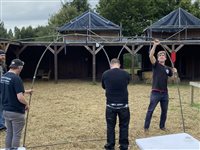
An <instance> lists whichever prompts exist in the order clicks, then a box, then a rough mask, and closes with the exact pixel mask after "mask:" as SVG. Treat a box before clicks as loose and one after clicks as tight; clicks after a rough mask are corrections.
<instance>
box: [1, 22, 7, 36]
mask: <svg viewBox="0 0 200 150" xmlns="http://www.w3.org/2000/svg"><path fill="white" fill-rule="evenodd" d="M0 36H1V38H8V35H7V30H6V29H5V27H4V23H3V22H0Z"/></svg>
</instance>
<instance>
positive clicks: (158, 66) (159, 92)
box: [144, 40, 177, 131]
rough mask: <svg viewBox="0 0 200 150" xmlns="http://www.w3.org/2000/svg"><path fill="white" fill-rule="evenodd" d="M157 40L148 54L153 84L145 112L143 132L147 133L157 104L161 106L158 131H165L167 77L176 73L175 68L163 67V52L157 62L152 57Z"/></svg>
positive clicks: (164, 59)
mask: <svg viewBox="0 0 200 150" xmlns="http://www.w3.org/2000/svg"><path fill="white" fill-rule="evenodd" d="M159 44H160V42H159V41H158V40H155V41H154V44H153V47H152V49H151V51H150V53H149V58H150V61H151V63H152V67H153V83H152V91H151V96H150V104H149V107H148V110H147V114H146V118H145V123H144V130H145V131H148V129H149V126H150V123H151V118H152V114H153V112H154V109H155V108H156V106H157V104H158V103H159V102H160V106H161V116H160V125H159V127H160V129H161V130H165V122H166V119H167V110H168V99H169V98H168V89H167V80H168V76H172V75H173V72H177V70H176V68H169V67H167V66H165V61H166V59H167V57H166V52H165V51H159V52H158V54H157V57H158V58H157V60H156V58H155V57H154V53H155V49H156V46H157V45H159Z"/></svg>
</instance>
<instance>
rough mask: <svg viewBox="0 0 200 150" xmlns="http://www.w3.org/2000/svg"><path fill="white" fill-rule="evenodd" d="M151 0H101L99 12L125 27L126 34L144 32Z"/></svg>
mask: <svg viewBox="0 0 200 150" xmlns="http://www.w3.org/2000/svg"><path fill="white" fill-rule="evenodd" d="M148 4H149V0H142V1H141V0H100V1H99V5H98V6H97V12H99V13H100V15H102V16H104V17H105V18H107V19H109V20H111V21H113V22H114V23H116V24H118V25H120V23H121V24H122V27H123V29H124V30H123V34H124V35H126V36H130V35H136V34H140V33H142V31H143V29H144V28H145V27H146V26H147V25H148V24H149V22H148V16H149V13H148V11H149V10H148V7H147V6H148Z"/></svg>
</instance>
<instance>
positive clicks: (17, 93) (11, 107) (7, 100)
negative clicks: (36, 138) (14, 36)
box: [1, 59, 32, 149]
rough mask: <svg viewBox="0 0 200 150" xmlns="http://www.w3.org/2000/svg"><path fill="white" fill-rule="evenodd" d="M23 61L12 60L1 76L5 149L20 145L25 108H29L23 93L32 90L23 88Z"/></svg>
mask: <svg viewBox="0 0 200 150" xmlns="http://www.w3.org/2000/svg"><path fill="white" fill-rule="evenodd" d="M23 65H24V62H23V61H21V60H19V59H14V60H12V62H11V64H10V66H9V67H10V69H9V71H8V72H7V73H5V74H4V75H3V76H2V77H1V94H2V104H3V116H4V118H5V124H6V128H7V130H6V140H5V147H6V148H7V149H10V148H16V147H19V146H20V138H21V133H22V130H23V127H24V124H25V110H28V109H29V106H28V103H27V102H26V100H25V97H24V93H29V94H31V93H32V90H31V89H30V90H24V86H23V83H22V80H21V78H20V77H19V74H20V72H21V71H22V69H23Z"/></svg>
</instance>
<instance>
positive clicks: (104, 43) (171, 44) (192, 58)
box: [0, 11, 200, 82]
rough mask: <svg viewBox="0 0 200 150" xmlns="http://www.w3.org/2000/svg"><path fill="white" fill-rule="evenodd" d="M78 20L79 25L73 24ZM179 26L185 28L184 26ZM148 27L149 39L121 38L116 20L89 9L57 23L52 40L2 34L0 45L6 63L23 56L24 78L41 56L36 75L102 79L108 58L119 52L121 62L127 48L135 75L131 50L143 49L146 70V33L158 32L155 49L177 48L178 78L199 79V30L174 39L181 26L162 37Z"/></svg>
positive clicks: (32, 73)
mask: <svg viewBox="0 0 200 150" xmlns="http://www.w3.org/2000/svg"><path fill="white" fill-rule="evenodd" d="M190 18H191V16H190ZM93 19H94V20H93ZM98 19H99V20H98ZM196 19H197V20H196ZM83 20H84V21H83ZM97 20H98V21H97ZM161 20H162V19H161ZM175 20H176V19H175ZM195 20H196V21H197V24H195V29H196V30H199V29H200V24H198V21H199V19H198V18H195ZM76 21H78V22H76ZM79 21H80V22H79ZM96 22H98V23H96ZM179 22H180V21H179ZM188 22H189V21H188ZM188 22H187V26H188ZM95 23H96V24H95ZM77 24H78V25H77ZM93 24H94V25H93ZM77 26H78V28H75V27H77ZM81 26H82V27H81ZM65 27H68V28H65ZM72 27H73V28H72ZM103 27H104V28H103ZM198 27H199V28H198ZM161 28H162V27H161ZM182 28H184V29H186V27H182ZM67 29H68V30H67ZM149 30H151V32H152V34H151V35H152V37H149V38H147V39H126V38H121V28H120V26H118V25H115V24H114V23H111V22H110V21H108V20H107V19H105V18H103V17H100V16H98V15H97V14H96V13H93V12H91V11H88V12H86V13H84V14H83V15H81V16H79V17H77V18H76V19H74V20H72V21H71V22H70V23H68V24H66V25H63V26H62V27H60V28H58V31H59V32H60V33H61V34H60V36H58V39H57V40H55V41H52V42H19V41H5V40H0V45H1V46H2V47H3V49H5V51H6V54H7V64H10V62H11V60H12V59H14V58H16V57H17V58H20V59H22V60H23V61H25V66H24V71H23V72H22V74H21V76H22V78H33V76H34V73H35V70H36V66H37V65H38V62H39V60H40V59H41V63H40V64H39V67H38V70H37V72H36V73H37V75H36V77H38V78H40V77H39V76H40V75H39V74H40V72H41V71H45V72H46V71H48V72H49V71H50V77H51V78H54V80H55V81H56V82H57V81H58V79H69V78H79V79H91V80H92V81H94V82H95V81H96V80H98V79H101V75H102V73H103V72H104V71H105V70H107V69H109V61H110V60H111V59H112V58H119V59H120V61H121V63H122V67H123V55H124V54H125V53H130V54H131V56H132V70H131V74H132V79H135V73H134V56H135V54H141V56H142V64H141V72H143V71H150V70H151V63H150V61H149V57H148V54H149V53H148V52H149V50H150V47H151V46H152V42H151V41H150V40H148V39H151V38H159V39H160V41H161V45H160V47H158V48H157V50H158V49H161V48H162V49H163V48H165V49H166V50H167V51H168V52H169V54H170V53H172V52H174V51H175V52H176V62H175V67H176V68H177V69H178V72H179V75H180V77H181V79H188V80H200V59H199V58H198V57H199V56H200V34H198V33H197V32H195V33H197V35H195V39H194V38H193V39H192V38H191V37H192V36H191V37H188V38H184V39H182V38H179V40H177V39H173V38H174V36H173V34H174V35H175V36H176V35H177V34H179V33H180V34H182V31H181V32H179V30H178V32H177V30H176V32H173V34H172V33H170V37H171V38H168V37H165V38H161V36H160V35H159V32H158V33H157V32H155V34H154V31H153V27H149V28H147V29H146V30H145V32H146V33H147V32H148V31H149ZM187 31H188V32H187V35H190V34H192V32H191V33H189V29H188V30H187ZM184 32H185V31H184ZM108 33H109V36H108ZM111 33H112V34H111ZM162 33H163V31H162V32H160V34H162ZM157 35H158V36H157ZM162 36H164V35H162ZM167 38H168V39H167ZM168 60H169V59H168ZM167 64H168V65H169V66H170V65H171V64H170V62H169V61H167Z"/></svg>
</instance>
